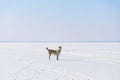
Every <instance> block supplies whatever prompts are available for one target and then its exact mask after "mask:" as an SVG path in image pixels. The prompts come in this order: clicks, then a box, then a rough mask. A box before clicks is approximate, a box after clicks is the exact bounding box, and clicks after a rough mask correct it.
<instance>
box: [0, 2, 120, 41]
mask: <svg viewBox="0 0 120 80" xmlns="http://www.w3.org/2000/svg"><path fill="white" fill-rule="evenodd" d="M0 41H120V0H0Z"/></svg>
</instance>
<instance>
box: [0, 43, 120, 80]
mask: <svg viewBox="0 0 120 80" xmlns="http://www.w3.org/2000/svg"><path fill="white" fill-rule="evenodd" d="M58 46H62V47H63V49H62V52H61V55H60V60H59V61H56V58H55V56H52V57H51V61H49V60H48V53H47V51H46V49H45V48H46V47H49V48H51V49H56V48H57V47H58ZM0 80H120V43H119V42H111V43H110V42H106V43H105V42H103V43H102V42H98V43H97V42H96V43H95V42H93V43H90V42H86V43H85V42H83V43H82V42H74V43H70V42H61V43H57V42H56V43H55V42H54V43H52V42H51V43H44V42H1V43H0Z"/></svg>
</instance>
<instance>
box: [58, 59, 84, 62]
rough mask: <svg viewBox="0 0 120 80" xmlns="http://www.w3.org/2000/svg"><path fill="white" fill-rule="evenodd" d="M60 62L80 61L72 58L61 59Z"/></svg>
mask: <svg viewBox="0 0 120 80" xmlns="http://www.w3.org/2000/svg"><path fill="white" fill-rule="evenodd" d="M60 61H66V62H81V61H82V59H74V58H62V59H60Z"/></svg>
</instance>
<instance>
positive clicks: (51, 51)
mask: <svg viewBox="0 0 120 80" xmlns="http://www.w3.org/2000/svg"><path fill="white" fill-rule="evenodd" d="M46 50H47V51H48V54H49V57H48V58H49V60H50V57H51V55H55V56H56V60H57V61H58V60H59V55H60V53H61V50H62V47H61V46H59V47H58V49H57V50H52V49H48V48H46Z"/></svg>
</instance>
